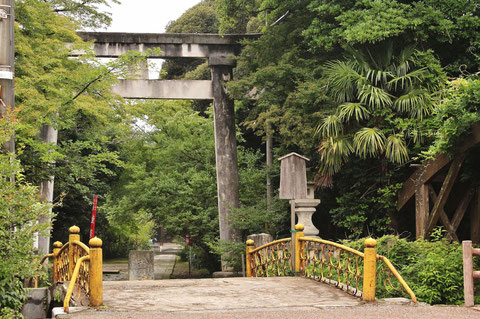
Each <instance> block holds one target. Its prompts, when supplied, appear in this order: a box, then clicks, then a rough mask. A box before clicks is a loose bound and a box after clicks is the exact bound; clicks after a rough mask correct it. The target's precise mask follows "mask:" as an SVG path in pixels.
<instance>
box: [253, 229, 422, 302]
mask: <svg viewBox="0 0 480 319" xmlns="http://www.w3.org/2000/svg"><path fill="white" fill-rule="evenodd" d="M303 228H304V227H303V225H301V224H299V225H296V226H295V237H294V238H295V243H294V244H295V245H293V247H295V252H294V254H292V251H291V246H292V245H291V244H292V242H291V239H290V238H286V239H281V240H277V241H274V242H271V243H268V244H266V245H263V246H260V247H258V248H255V249H254V248H253V246H254V242H253V240H248V241H247V251H246V256H247V260H246V273H247V277H270V276H288V275H301V276H304V277H307V278H311V279H314V280H318V281H322V282H325V283H328V284H331V285H334V286H336V287H338V288H340V289H343V290H344V291H346V292H347V293H350V294H352V295H355V296H358V297H360V296H361V297H362V298H363V300H364V301H374V300H375V289H376V281H377V278H378V279H381V280H382V284H383V285H384V288H385V290H387V291H388V292H392V290H399V289H402V290H403V291H405V292H406V293H407V294H408V295H409V296H410V298H411V299H412V301H413V302H415V303H416V302H417V298H416V296H415V294H414V293H413V291H412V290H411V289H410V287H409V286H408V285H407V283H406V282H405V280H403V278H402V277H401V276H400V274H399V273H398V271H397V270H396V269H395V267H394V266H393V265H392V263H391V262H390V261H389V260H388V259H387V258H386V257H384V256H380V255H377V253H376V245H377V242H376V240H374V239H371V238H369V239H367V240H365V250H364V252H360V251H358V250H355V249H352V248H350V247H347V246H345V245H341V244H338V243H335V242H331V241H328V240H323V239H316V238H308V237H305V236H304V233H303ZM292 255H293V256H295V257H294V260H292ZM377 261H380V263H378V264H377ZM292 267H293V269H292Z"/></svg>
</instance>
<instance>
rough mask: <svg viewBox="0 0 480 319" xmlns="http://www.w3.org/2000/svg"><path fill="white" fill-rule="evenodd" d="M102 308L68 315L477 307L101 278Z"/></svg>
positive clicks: (273, 314) (394, 313)
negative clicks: (367, 301) (366, 302)
mask: <svg viewBox="0 0 480 319" xmlns="http://www.w3.org/2000/svg"><path fill="white" fill-rule="evenodd" d="M104 304H105V306H106V307H104V308H102V309H100V310H94V309H89V310H87V311H82V312H79V313H73V314H71V315H70V317H69V318H95V319H104V318H105V319H106V318H117V319H125V318H145V319H148V318H152V319H153V318H155V319H156V318H162V319H170V318H171V319H173V318H175V319H182V318H183V319H186V318H188V319H190V318H198V319H217V318H221V319H225V318H242V319H243V318H254V319H260V318H268V319H283V318H288V319H295V318H298V319H300V318H302V319H303V318H356V319H362V318H369V319H371V318H439V319H447V318H448V319H450V318H469V319H470V318H472V319H473V318H478V316H479V310H480V309H479V308H475V309H472V308H470V309H468V308H464V307H456V306H450V307H445V306H443V307H430V306H422V305H419V306H416V305H402V304H397V305H395V304H392V303H384V302H380V303H379V304H373V305H364V304H362V302H361V301H360V299H358V298H356V297H352V296H350V295H347V294H346V293H344V292H343V291H341V290H339V289H336V288H333V287H330V286H328V285H326V284H321V283H317V282H315V281H313V280H308V279H304V278H299V277H282V278H278V277H277V278H225V279H223V278H222V279H191V280H187V279H181V280H156V281H114V282H106V281H104Z"/></svg>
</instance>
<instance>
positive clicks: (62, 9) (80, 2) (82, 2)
mask: <svg viewBox="0 0 480 319" xmlns="http://www.w3.org/2000/svg"><path fill="white" fill-rule="evenodd" d="M45 2H48V3H49V4H50V5H51V6H52V9H53V11H54V12H55V13H59V14H62V15H65V16H67V17H69V18H70V19H72V20H74V21H75V22H76V23H77V24H78V25H79V26H82V27H85V28H99V27H104V26H105V25H110V22H111V21H112V19H111V17H110V15H111V14H110V13H108V12H101V11H99V9H98V6H106V7H110V3H113V4H120V1H118V0H47V1H45Z"/></svg>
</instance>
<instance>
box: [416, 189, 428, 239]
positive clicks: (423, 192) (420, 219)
mask: <svg viewBox="0 0 480 319" xmlns="http://www.w3.org/2000/svg"><path fill="white" fill-rule="evenodd" d="M429 205H430V204H429V200H428V189H427V185H426V184H424V185H421V186H420V187H418V188H417V189H416V191H415V233H416V238H417V239H418V238H423V236H424V234H425V224H426V221H427V218H428V212H429V211H430V206H429Z"/></svg>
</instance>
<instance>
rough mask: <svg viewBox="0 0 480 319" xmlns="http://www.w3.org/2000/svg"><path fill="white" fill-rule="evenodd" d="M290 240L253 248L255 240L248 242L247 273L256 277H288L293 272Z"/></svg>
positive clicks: (286, 239)
mask: <svg viewBox="0 0 480 319" xmlns="http://www.w3.org/2000/svg"><path fill="white" fill-rule="evenodd" d="M290 241H291V239H290V238H285V239H281V240H276V241H273V242H271V243H268V244H266V245H263V246H260V247H258V248H255V249H254V248H253V244H254V242H253V240H249V241H247V256H249V257H250V258H249V259H247V260H248V261H247V267H246V269H247V272H249V273H250V274H253V276H254V277H274V276H286V275H288V274H290V273H291V272H292V267H291V256H292V254H291V252H290Z"/></svg>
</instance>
